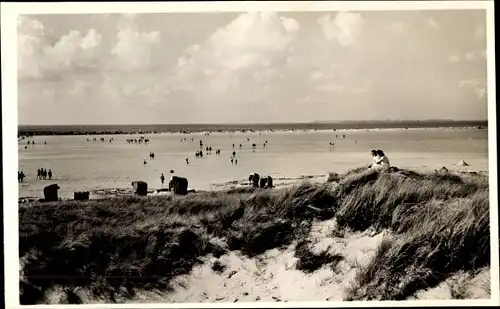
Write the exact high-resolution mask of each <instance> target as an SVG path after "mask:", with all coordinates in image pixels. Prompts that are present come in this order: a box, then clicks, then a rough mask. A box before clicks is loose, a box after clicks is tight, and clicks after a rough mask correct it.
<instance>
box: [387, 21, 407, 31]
mask: <svg viewBox="0 0 500 309" xmlns="http://www.w3.org/2000/svg"><path fill="white" fill-rule="evenodd" d="M385 29H386V30H387V31H389V32H392V33H401V32H403V31H404V29H405V24H404V23H403V22H400V21H391V22H389V23H387V25H386V26H385Z"/></svg>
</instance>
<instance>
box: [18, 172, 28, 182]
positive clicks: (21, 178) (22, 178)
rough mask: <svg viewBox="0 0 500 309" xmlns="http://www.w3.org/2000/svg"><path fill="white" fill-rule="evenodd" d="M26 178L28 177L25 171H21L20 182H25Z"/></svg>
mask: <svg viewBox="0 0 500 309" xmlns="http://www.w3.org/2000/svg"><path fill="white" fill-rule="evenodd" d="M24 177H26V175H24V173H23V171H21V172H20V173H18V180H19V181H20V182H24Z"/></svg>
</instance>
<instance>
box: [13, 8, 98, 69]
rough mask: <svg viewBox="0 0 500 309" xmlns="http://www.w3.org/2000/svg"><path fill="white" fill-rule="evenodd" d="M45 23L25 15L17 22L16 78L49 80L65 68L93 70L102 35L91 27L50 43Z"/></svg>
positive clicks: (95, 66) (72, 32) (71, 32)
mask: <svg viewBox="0 0 500 309" xmlns="http://www.w3.org/2000/svg"><path fill="white" fill-rule="evenodd" d="M45 32H46V30H45V27H44V25H43V24H42V23H41V22H40V21H38V20H36V19H30V18H28V17H25V16H23V17H21V18H20V19H19V22H18V78H19V79H26V78H28V79H29V78H31V79H50V78H54V76H57V75H58V74H60V73H62V72H64V71H70V70H78V69H85V70H89V69H95V68H97V67H98V66H99V62H98V61H97V57H96V50H97V48H98V47H99V46H100V44H101V35H100V34H99V33H98V32H97V31H96V30H95V29H90V30H88V32H87V33H86V34H85V35H82V33H81V32H80V31H70V32H69V33H68V34H66V35H64V36H62V37H61V38H60V39H59V40H58V41H57V42H56V43H55V44H54V45H53V46H52V45H50V44H49V42H48V40H47V39H46V38H45Z"/></svg>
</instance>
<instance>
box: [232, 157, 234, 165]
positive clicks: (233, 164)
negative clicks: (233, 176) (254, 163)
mask: <svg viewBox="0 0 500 309" xmlns="http://www.w3.org/2000/svg"><path fill="white" fill-rule="evenodd" d="M231 164H233V165H234V159H233V157H231Z"/></svg>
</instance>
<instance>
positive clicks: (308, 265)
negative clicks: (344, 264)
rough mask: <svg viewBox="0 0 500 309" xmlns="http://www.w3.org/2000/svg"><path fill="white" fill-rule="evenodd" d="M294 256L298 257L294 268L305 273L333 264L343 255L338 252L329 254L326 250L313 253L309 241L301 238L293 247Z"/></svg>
mask: <svg viewBox="0 0 500 309" xmlns="http://www.w3.org/2000/svg"><path fill="white" fill-rule="evenodd" d="M295 257H296V258H298V261H297V264H296V266H295V267H296V268H297V269H298V270H302V271H303V272H305V273H312V272H314V271H316V270H318V269H320V268H321V267H322V266H324V265H331V266H333V267H334V266H335V265H336V264H337V263H338V262H340V261H341V260H342V259H343V257H342V255H340V254H331V253H329V252H328V250H324V251H321V252H319V253H315V252H312V251H311V248H310V243H309V242H307V241H305V240H303V241H301V242H299V243H298V244H297V247H296V248H295Z"/></svg>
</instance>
